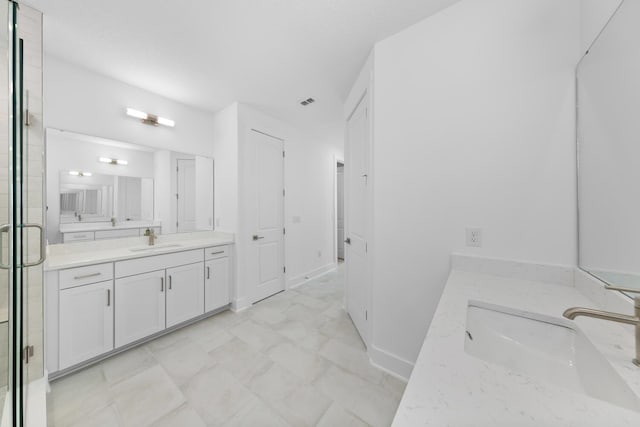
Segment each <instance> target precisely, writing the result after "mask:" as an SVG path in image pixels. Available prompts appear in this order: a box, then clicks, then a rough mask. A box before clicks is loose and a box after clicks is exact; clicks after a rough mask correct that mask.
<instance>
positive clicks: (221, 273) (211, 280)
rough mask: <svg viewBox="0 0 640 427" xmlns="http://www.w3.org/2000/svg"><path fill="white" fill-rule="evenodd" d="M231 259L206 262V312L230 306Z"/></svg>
mask: <svg viewBox="0 0 640 427" xmlns="http://www.w3.org/2000/svg"><path fill="white" fill-rule="evenodd" d="M229 286H230V283H229V258H226V257H225V258H218V259H213V260H210V261H207V262H206V265H205V281H204V310H205V311H207V312H209V311H211V310H215V309H216V308H220V307H222V306H225V305H227V304H229V301H230V298H229Z"/></svg>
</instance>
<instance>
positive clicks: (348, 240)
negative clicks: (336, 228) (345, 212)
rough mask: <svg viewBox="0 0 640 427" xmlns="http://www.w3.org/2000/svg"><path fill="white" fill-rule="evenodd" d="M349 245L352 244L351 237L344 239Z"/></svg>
mask: <svg viewBox="0 0 640 427" xmlns="http://www.w3.org/2000/svg"><path fill="white" fill-rule="evenodd" d="M344 242H345V243H346V244H347V245H350V244H351V237H347V240H345V241H344Z"/></svg>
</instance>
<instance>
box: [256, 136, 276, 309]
mask: <svg viewBox="0 0 640 427" xmlns="http://www.w3.org/2000/svg"><path fill="white" fill-rule="evenodd" d="M283 149H284V142H283V141H282V140H281V139H278V138H275V137H272V136H269V135H265V134H263V133H260V132H257V131H254V130H251V131H249V134H248V138H247V150H248V158H247V162H248V182H247V187H248V188H247V190H248V191H247V195H248V198H247V212H248V214H249V215H248V218H247V222H248V224H247V226H248V230H250V231H252V233H253V234H252V235H251V237H250V239H251V243H250V245H252V247H251V250H250V254H251V258H250V263H249V266H248V268H249V271H248V275H249V278H250V281H251V282H250V283H251V284H252V288H253V290H254V291H253V298H252V299H253V301H252V302H256V301H260V300H262V299H264V298H267V297H269V296H271V295H273V294H275V293H278V292H280V291H283V290H284V160H283Z"/></svg>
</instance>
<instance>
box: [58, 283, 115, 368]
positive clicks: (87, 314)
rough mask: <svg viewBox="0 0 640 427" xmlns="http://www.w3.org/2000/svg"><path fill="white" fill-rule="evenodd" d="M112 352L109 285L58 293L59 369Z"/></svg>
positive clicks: (111, 302) (111, 306)
mask: <svg viewBox="0 0 640 427" xmlns="http://www.w3.org/2000/svg"><path fill="white" fill-rule="evenodd" d="M112 349H113V281H112V280H109V281H106V282H100V283H94V284H91V285H83V286H78V287H75V288H69V289H63V290H61V291H60V369H65V368H68V367H70V366H73V365H75V364H77V363H80V362H83V361H85V360H88V359H91V358H92V357H95V356H98V355H100V354H102V353H106V352H108V351H111V350H112Z"/></svg>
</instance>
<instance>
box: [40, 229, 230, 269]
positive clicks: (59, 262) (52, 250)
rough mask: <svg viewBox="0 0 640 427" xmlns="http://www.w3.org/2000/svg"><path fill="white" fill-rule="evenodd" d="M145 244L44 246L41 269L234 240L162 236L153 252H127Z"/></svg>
mask: <svg viewBox="0 0 640 427" xmlns="http://www.w3.org/2000/svg"><path fill="white" fill-rule="evenodd" d="M147 242H148V238H147V237H130V238H124V239H111V240H96V241H86V242H74V243H64V244H59V245H49V246H47V259H46V261H45V264H44V269H45V271H54V270H62V269H65V268H72V267H82V266H85V265H91V264H99V263H103V262H113V261H121V260H125V259H133V258H143V257H148V256H153V255H161V254H167V253H173V252H182V251H187V250H192V249H200V248H206V247H210V246H221V245H228V244H231V243H233V242H234V236H233V234H232V233H223V232H218V231H199V232H193V233H178V234H165V235H161V236H158V239H157V240H156V243H155V247H156V249H154V250H152V251H140V252H133V251H131V248H143V247H145V246H147V245H148V243H147ZM176 244H179V245H180V246H170V247H166V248H163V247H162V245H176Z"/></svg>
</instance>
